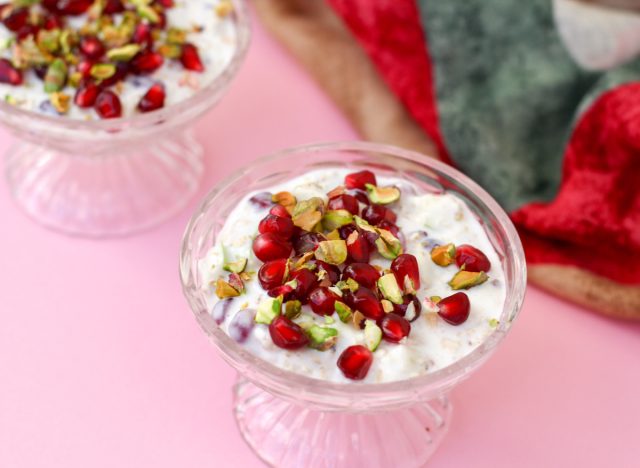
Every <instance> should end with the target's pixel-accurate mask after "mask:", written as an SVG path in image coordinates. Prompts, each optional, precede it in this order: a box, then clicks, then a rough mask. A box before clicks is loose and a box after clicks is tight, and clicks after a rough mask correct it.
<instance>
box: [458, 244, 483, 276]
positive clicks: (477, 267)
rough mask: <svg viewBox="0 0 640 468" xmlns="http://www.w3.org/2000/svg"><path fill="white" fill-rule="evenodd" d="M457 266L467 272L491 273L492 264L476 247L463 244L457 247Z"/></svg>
mask: <svg viewBox="0 0 640 468" xmlns="http://www.w3.org/2000/svg"><path fill="white" fill-rule="evenodd" d="M456 265H458V267H460V268H462V267H463V265H464V269H465V270H467V271H473V272H478V271H489V270H490V269H491V262H490V261H489V259H488V258H487V256H486V255H485V254H483V253H482V252H481V251H480V250H478V249H476V248H475V247H473V246H471V245H467V244H462V245H459V246H457V247H456Z"/></svg>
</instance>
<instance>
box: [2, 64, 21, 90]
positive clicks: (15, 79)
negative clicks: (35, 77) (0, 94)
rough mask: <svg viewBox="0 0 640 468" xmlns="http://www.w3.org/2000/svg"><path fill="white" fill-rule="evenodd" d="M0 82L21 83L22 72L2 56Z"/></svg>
mask: <svg viewBox="0 0 640 468" xmlns="http://www.w3.org/2000/svg"><path fill="white" fill-rule="evenodd" d="M0 83H7V84H10V85H13V86H18V85H21V84H22V72H21V71H20V70H18V69H17V68H15V67H14V66H13V65H12V64H11V62H9V60H7V59H4V58H3V59H0Z"/></svg>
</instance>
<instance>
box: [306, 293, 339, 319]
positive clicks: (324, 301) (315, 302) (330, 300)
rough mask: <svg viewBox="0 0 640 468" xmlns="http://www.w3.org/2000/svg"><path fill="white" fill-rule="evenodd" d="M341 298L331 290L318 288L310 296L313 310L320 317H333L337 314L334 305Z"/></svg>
mask: <svg viewBox="0 0 640 468" xmlns="http://www.w3.org/2000/svg"><path fill="white" fill-rule="evenodd" d="M338 300H340V297H339V296H338V295H337V294H336V293H334V292H333V291H331V290H330V289H329V288H324V287H320V288H316V289H314V290H313V291H311V294H309V304H310V305H311V310H313V311H314V312H315V313H316V314H318V315H331V314H333V313H334V312H335V309H334V305H335V303H336V301H338Z"/></svg>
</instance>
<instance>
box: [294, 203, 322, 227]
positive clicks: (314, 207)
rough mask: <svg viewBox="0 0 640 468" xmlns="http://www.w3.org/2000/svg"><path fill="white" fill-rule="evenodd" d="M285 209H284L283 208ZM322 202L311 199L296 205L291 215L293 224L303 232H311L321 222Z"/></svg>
mask: <svg viewBox="0 0 640 468" xmlns="http://www.w3.org/2000/svg"><path fill="white" fill-rule="evenodd" d="M285 208H286V207H285ZM323 210H324V201H323V200H322V198H318V197H312V198H309V199H308V200H302V201H299V202H298V203H296V205H295V207H294V208H293V212H292V213H291V220H292V221H293V224H295V225H296V226H298V227H299V228H301V229H304V230H305V231H313V230H314V228H315V227H316V226H317V225H318V223H320V221H321V220H322V212H323Z"/></svg>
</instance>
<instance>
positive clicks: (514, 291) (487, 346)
mask: <svg viewBox="0 0 640 468" xmlns="http://www.w3.org/2000/svg"><path fill="white" fill-rule="evenodd" d="M327 151H355V152H372V153H376V154H384V155H387V156H392V157H395V158H401V159H405V160H406V159H408V160H410V161H411V162H413V163H416V164H419V165H422V166H426V167H427V168H428V169H430V170H435V171H436V172H440V173H441V174H443V175H445V176H448V177H450V178H451V179H453V180H454V181H455V182H456V184H458V185H460V186H461V187H463V188H466V189H467V190H469V191H470V192H471V193H473V194H474V195H475V196H477V197H478V199H479V200H480V202H481V203H482V204H484V205H485V206H486V207H487V208H488V209H489V211H490V212H491V213H492V214H493V215H494V216H495V218H496V220H497V221H498V223H499V224H500V227H501V228H502V229H503V231H504V232H505V234H506V238H507V239H508V241H509V245H507V246H506V248H505V252H504V255H505V256H506V257H507V258H509V259H510V260H511V263H512V267H513V268H514V283H513V287H512V288H511V290H508V291H507V293H508V294H507V297H506V300H505V304H504V306H503V309H502V312H501V315H500V317H501V319H502V318H504V317H505V315H506V314H507V313H509V314H510V315H507V316H510V317H511V318H510V319H509V320H500V323H499V324H498V326H497V327H496V328H495V330H494V331H493V332H492V333H491V334H490V335H489V336H488V337H487V338H486V339H485V340H484V341H483V342H482V343H481V344H480V345H478V346H477V347H476V348H475V349H474V350H473V351H471V352H470V353H469V354H467V355H466V356H464V357H462V358H461V359H459V360H457V361H455V362H453V363H451V364H450V365H448V366H446V367H443V368H442V369H439V370H437V371H434V372H429V373H426V374H422V375H419V376H416V377H411V378H408V379H403V380H394V381H389V382H380V383H378V382H372V383H364V382H358V381H354V382H347V383H344V382H332V381H328V380H323V379H317V378H312V377H307V376H306V375H303V374H299V373H296V372H293V371H289V370H285V369H282V368H279V367H277V366H275V365H274V364H271V363H269V362H268V361H266V360H264V359H262V358H260V357H258V356H256V355H254V354H252V353H251V352H250V351H248V350H245V349H244V348H243V347H242V346H240V345H239V344H238V343H236V342H235V341H234V340H233V339H231V338H230V337H229V336H228V335H227V334H226V333H224V331H222V329H220V328H219V327H218V326H215V327H213V329H212V330H209V329H208V328H206V327H205V325H204V324H203V323H202V322H201V321H200V319H199V318H198V313H199V312H198V311H196V310H193V308H192V307H190V308H191V309H192V312H193V314H194V315H195V316H196V320H197V321H198V322H199V323H200V325H201V327H202V328H203V331H204V332H205V333H206V334H207V335H208V336H209V338H210V339H211V340H212V341H213V344H214V345H215V347H216V348H218V349H219V351H220V353H221V355H222V357H223V359H225V360H226V361H227V362H229V363H230V364H231V365H232V367H234V368H236V370H237V371H238V372H240V373H242V374H245V376H246V377H247V378H248V379H249V380H251V381H253V382H254V383H256V384H257V385H259V386H261V387H262V388H264V389H266V390H268V391H269V390H272V391H275V392H278V393H280V394H285V393H291V392H292V390H294V389H295V390H299V391H300V390H302V391H304V396H306V397H308V396H309V395H311V394H314V395H318V396H320V395H321V394H322V395H324V396H330V395H332V394H333V395H344V394H345V392H347V394H353V393H355V394H357V395H360V396H361V397H362V399H363V400H366V399H367V398H376V397H379V398H381V399H384V398H385V396H386V395H389V394H391V393H392V392H400V393H403V394H407V393H411V392H420V390H422V389H426V388H432V389H435V390H436V394H438V393H441V392H439V391H438V389H440V390H446V388H448V385H447V383H448V382H449V381H450V380H451V379H452V378H454V377H456V376H460V377H464V376H466V374H469V373H470V372H469V371H470V370H473V369H475V368H476V367H477V366H479V365H480V364H482V363H483V362H484V360H485V359H486V358H488V357H489V356H490V355H491V353H492V352H493V351H494V350H495V349H496V348H497V346H498V344H499V343H500V342H501V341H502V340H503V339H504V337H505V336H506V334H507V332H508V331H509V330H510V328H511V326H512V325H513V323H514V322H515V320H516V318H517V317H518V316H519V313H520V311H521V308H522V303H523V301H524V295H525V291H526V283H527V270H526V262H525V256H524V250H523V247H522V243H521V241H520V238H519V236H518V234H517V231H516V228H515V226H514V225H513V223H512V222H511V220H510V218H509V216H508V215H507V214H506V212H505V211H504V210H503V209H502V207H500V205H498V203H497V202H496V201H495V200H494V199H493V197H492V196H491V195H489V194H488V193H487V192H486V191H485V190H484V189H483V188H482V187H480V186H479V185H478V184H477V183H476V182H474V181H473V180H471V179H470V178H469V177H467V176H466V175H464V174H463V173H462V172H460V171H459V170H457V169H455V168H453V167H451V166H448V165H446V164H445V163H443V162H441V161H439V160H437V159H435V158H433V157H429V156H428V155H426V154H422V153H419V152H416V151H411V150H407V149H403V148H400V147H397V146H392V145H387V144H380V143H370V142H364V141H334V142H321V143H312V144H307V145H300V146H295V147H290V148H287V149H283V150H279V151H276V152H273V153H270V154H268V155H266V156H262V157H260V158H257V159H255V160H253V161H252V162H251V164H250V165H247V166H245V167H242V168H240V169H238V170H236V171H234V172H233V173H232V174H230V175H229V176H228V177H226V178H224V179H222V180H221V181H219V182H218V183H216V184H215V185H214V186H213V188H212V189H211V190H210V191H209V192H208V194H207V195H206V196H205V197H204V198H203V200H202V201H201V202H200V204H199V205H198V207H197V208H196V210H195V212H194V214H193V216H192V217H191V219H190V221H189V223H188V225H187V227H186V229H185V232H184V236H183V239H182V242H181V253H180V277H181V283H182V289H183V293H184V295H185V297H186V298H187V301H188V302H189V304H190V305H191V303H190V301H189V296H190V294H191V293H190V291H189V288H188V285H187V284H186V283H185V281H184V278H183V276H182V270H183V264H184V260H185V259H186V258H189V257H190V255H189V250H190V240H191V234H192V233H193V229H194V227H195V225H196V224H197V223H198V222H199V220H200V218H201V217H202V216H203V215H205V214H206V212H207V206H208V205H209V204H210V203H211V202H212V201H213V200H214V199H215V198H217V197H218V196H220V195H221V194H223V193H224V192H225V191H226V190H227V189H228V188H229V187H231V186H233V185H234V184H235V183H236V182H237V181H238V180H239V179H240V178H241V177H242V176H243V175H245V174H246V173H248V172H252V171H255V170H259V168H260V167H262V166H264V165H265V164H268V163H270V162H272V161H275V160H277V159H279V158H282V157H285V156H288V155H291V154H296V153H300V154H302V153H317V152H327ZM369 157H378V156H369ZM383 162H384V161H383ZM189 268H190V267H189ZM204 313H205V314H208V313H209V311H204ZM483 358H484V359H483ZM248 369H256V370H258V371H259V373H260V377H261V378H262V379H263V381H262V382H261V381H257V380H256V379H255V378H253V377H252V376H250V375H246V374H247V370H248ZM264 377H268V381H265V380H264ZM293 383H295V385H292V384H293ZM318 388H321V391H320V392H319V391H318ZM304 396H302V395H301V396H300V397H301V398H304ZM434 396H435V395H434Z"/></svg>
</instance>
